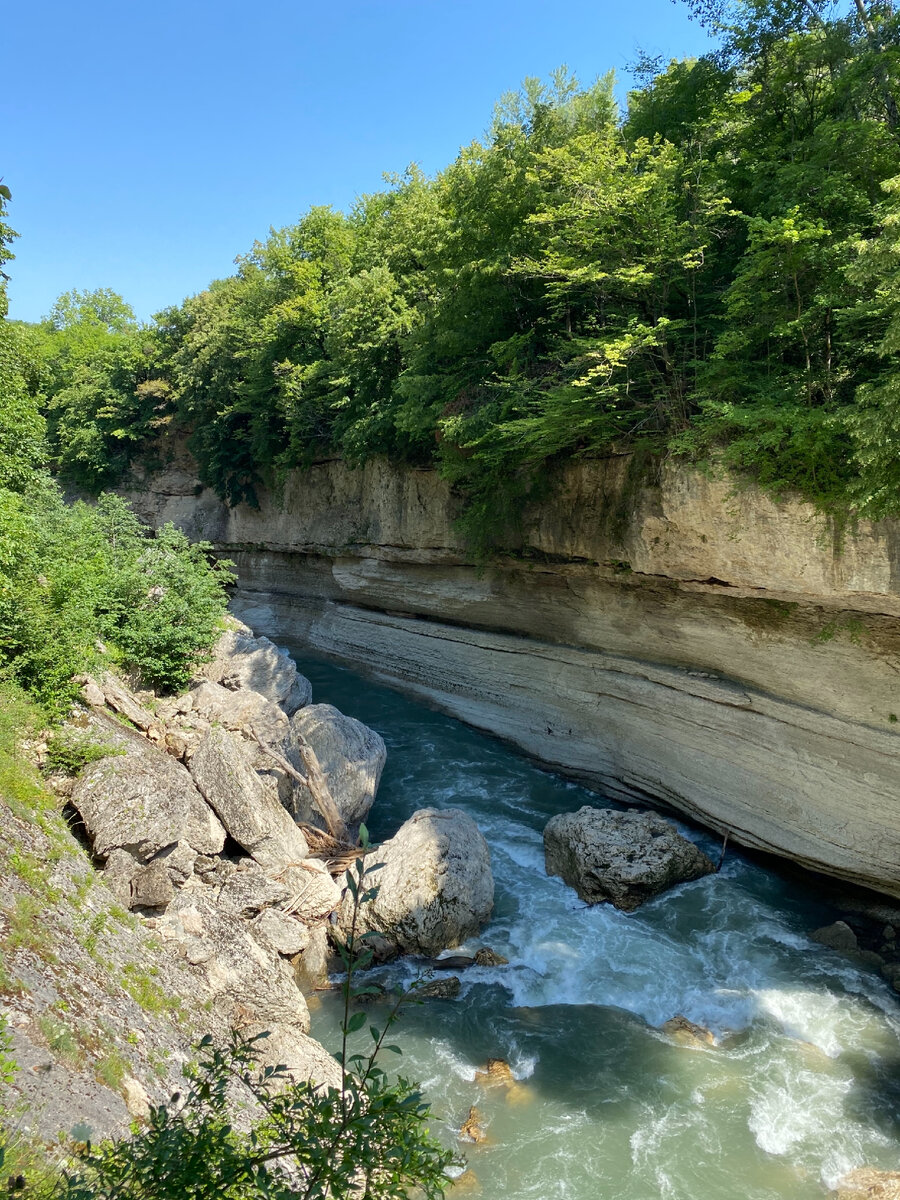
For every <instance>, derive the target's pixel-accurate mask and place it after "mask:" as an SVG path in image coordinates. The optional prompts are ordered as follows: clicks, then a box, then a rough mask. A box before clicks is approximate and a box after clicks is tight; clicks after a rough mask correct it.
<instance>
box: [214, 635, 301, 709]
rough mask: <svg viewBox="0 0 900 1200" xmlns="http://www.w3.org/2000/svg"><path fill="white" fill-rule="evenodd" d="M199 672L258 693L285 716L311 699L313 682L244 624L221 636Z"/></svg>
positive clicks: (292, 661)
mask: <svg viewBox="0 0 900 1200" xmlns="http://www.w3.org/2000/svg"><path fill="white" fill-rule="evenodd" d="M201 674H202V675H203V676H204V678H206V679H209V680H211V681H212V682H213V683H221V682H222V681H223V680H227V686H228V687H229V689H231V690H233V691H240V690H247V691H253V692H259V693H260V695H262V696H265V697H266V699H267V700H271V701H272V703H273V704H277V705H278V706H279V707H280V708H283V709H284V711H285V712H286V713H287V715H288V716H291V715H292V714H293V713H295V712H296V711H297V709H299V708H302V707H303V706H304V705H305V704H309V702H310V700H311V699H312V684H311V683H310V682H309V680H308V679H307V678H306V677H305V676H303V675H301V674H300V672H299V671H298V670H297V664H296V663H295V662H294V660H293V659H292V658H291V657H290V655H289V654H288V653H287V651H285V650H281V649H279V648H278V646H276V645H275V644H274V642H270V641H269V639H268V638H266V637H254V635H253V634H252V632H251V631H250V630H249V629H248V628H247V627H246V625H241V626H240V627H239V628H235V629H230V630H228V631H227V632H226V633H224V634H223V635H222V637H221V638H220V639H219V642H218V644H217V645H216V648H215V651H214V655H213V658H212V660H211V661H210V662H209V663H207V664H206V665H205V666H204V667H203V668H202V671H201Z"/></svg>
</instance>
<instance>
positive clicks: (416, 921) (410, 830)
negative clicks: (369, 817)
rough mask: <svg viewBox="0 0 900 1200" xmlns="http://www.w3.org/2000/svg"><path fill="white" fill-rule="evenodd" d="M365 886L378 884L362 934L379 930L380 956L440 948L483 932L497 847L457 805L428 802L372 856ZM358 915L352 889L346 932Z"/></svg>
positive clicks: (341, 919)
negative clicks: (491, 846)
mask: <svg viewBox="0 0 900 1200" xmlns="http://www.w3.org/2000/svg"><path fill="white" fill-rule="evenodd" d="M364 861H365V863H366V866H367V867H372V866H374V865H375V864H376V863H383V864H384V866H383V867H382V868H381V869H380V870H378V871H375V872H373V873H372V874H370V875H369V876H368V877H367V879H366V885H367V886H369V887H375V886H377V888H378V894H377V896H376V897H375V899H374V900H371V901H369V902H367V903H365V904H364V905H362V907H361V909H360V911H359V915H358V918H357V934H361V933H364V932H368V931H372V932H375V933H377V934H379V935H380V936H379V937H378V939H377V940H376V939H372V940H371V941H370V942H369V944H370V945H372V946H373V948H374V949H375V952H376V956H378V957H380V958H390V957H392V956H393V955H395V954H398V953H401V954H403V953H405V954H426V955H435V954H437V953H439V952H440V951H441V950H445V949H448V948H449V947H451V946H457V945H459V943H460V942H462V941H465V939H466V938H468V937H471V936H472V935H473V934H475V933H477V932H478V930H479V929H481V927H482V926H483V925H484V923H485V922H486V921H487V919H488V918H489V917H490V915H491V911H492V909H493V906H494V879H493V876H492V875H491V861H490V852H489V851H488V847H487V843H486V842H485V840H484V838H483V837H482V835H481V833H480V831H479V829H478V826H477V825H476V824H475V822H474V821H473V820H472V818H471V817H470V816H468V815H467V814H466V813H464V812H462V811H461V810H460V809H458V808H448V809H443V810H440V809H435V808H423V809H420V810H419V811H418V812H416V813H413V815H412V816H411V817H410V819H409V820H408V821H407V822H405V824H403V825H401V827H400V829H399V830H398V831H397V833H396V834H395V835H394V836H393V837H392V838H391V839H390V841H387V842H385V843H384V844H383V845H382V846H380V847H379V848H378V849H377V850H373V851H371V852H370V853H369V854H367V855H366V857H365V860H364ZM352 917H353V901H352V897H351V896H350V894H349V892H345V893H344V899H343V901H342V903H341V908H340V910H339V913H338V924H339V928H340V931H341V933H342V934H343V935H344V936H346V934H347V932H348V930H349V928H350V923H351V921H352Z"/></svg>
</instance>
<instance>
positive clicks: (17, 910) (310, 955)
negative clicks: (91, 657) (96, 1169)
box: [0, 622, 493, 1138]
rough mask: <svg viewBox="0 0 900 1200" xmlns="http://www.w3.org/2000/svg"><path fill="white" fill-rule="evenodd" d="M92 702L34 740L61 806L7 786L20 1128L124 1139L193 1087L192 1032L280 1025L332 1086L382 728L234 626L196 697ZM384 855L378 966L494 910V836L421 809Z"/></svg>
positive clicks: (428, 949) (370, 913) (7, 965)
mask: <svg viewBox="0 0 900 1200" xmlns="http://www.w3.org/2000/svg"><path fill="white" fill-rule="evenodd" d="M81 694H82V703H81V704H80V705H79V706H77V707H76V710H75V711H74V712H73V714H72V716H71V718H70V719H69V721H68V722H67V724H66V725H65V726H64V727H63V729H62V730H60V731H59V732H57V733H55V734H54V736H53V739H52V743H53V744H52V745H48V744H37V745H33V746H31V748H30V749H31V753H32V755H33V756H34V757H35V759H36V760H37V761H38V762H39V763H43V764H44V766H45V769H46V768H47V765H48V763H50V762H57V763H58V762H59V761H60V760H64V761H65V762H66V764H67V766H68V768H69V769H68V771H67V772H57V773H56V774H49V775H48V778H47V784H48V785H49V787H50V788H51V789H52V793H53V795H52V796H51V795H49V794H46V793H42V791H41V789H40V788H39V787H36V791H35V795H36V796H38V795H43V799H42V800H41V801H40V804H39V805H38V807H37V808H36V809H35V808H26V807H25V806H21V805H20V806H19V807H17V806H16V805H15V803H13V802H11V801H9V800H6V799H0V806H2V807H3V809H4V811H3V820H2V821H0V858H2V861H3V863H4V868H5V869H4V871H3V872H2V873H0V910H2V912H3V914H4V916H2V917H0V936H2V939H3V964H2V979H0V1001H2V1002H0V1015H2V1016H3V1017H5V1019H6V1022H7V1024H8V1026H9V1029H10V1031H11V1034H12V1038H13V1056H14V1058H15V1059H16V1061H17V1063H18V1064H19V1068H20V1069H19V1070H18V1072H17V1073H16V1075H15V1077H14V1080H13V1083H12V1085H11V1086H12V1090H13V1093H14V1094H17V1095H18V1097H19V1100H18V1101H16V1100H15V1099H13V1100H12V1104H13V1107H14V1108H15V1105H16V1103H21V1104H22V1105H23V1106H24V1107H23V1109H22V1112H23V1114H24V1115H23V1117H22V1120H23V1122H24V1124H25V1127H27V1128H28V1129H30V1130H31V1131H32V1132H34V1133H35V1134H38V1135H39V1136H40V1137H42V1138H52V1137H54V1136H55V1135H56V1134H57V1133H59V1132H60V1131H68V1130H70V1129H71V1128H72V1127H73V1126H74V1125H77V1124H85V1125H87V1126H89V1127H90V1128H91V1130H92V1131H93V1134H94V1136H96V1135H97V1134H109V1133H121V1132H124V1131H125V1130H126V1128H127V1124H128V1121H129V1120H130V1119H132V1118H138V1119H141V1118H143V1117H145V1116H146V1115H147V1113H148V1111H149V1105H150V1104H152V1103H160V1102H163V1101H165V1100H166V1099H167V1097H168V1096H169V1095H170V1094H171V1092H172V1091H173V1090H175V1089H176V1088H177V1087H178V1085H179V1078H180V1072H181V1067H182V1065H183V1064H184V1063H185V1062H186V1061H187V1060H188V1059H189V1058H190V1057H191V1045H192V1043H193V1042H194V1041H196V1039H197V1038H198V1037H200V1036H201V1035H204V1034H211V1035H212V1036H213V1038H214V1040H216V1041H219V1042H224V1041H225V1039H226V1038H227V1036H228V1034H229V1031H231V1030H233V1029H237V1030H240V1031H241V1032H242V1033H244V1034H247V1035H253V1034H256V1033H259V1032H261V1031H263V1030H266V1031H268V1033H269V1037H268V1038H267V1039H265V1040H264V1041H263V1042H262V1043H261V1047H262V1056H263V1058H262V1061H263V1063H264V1064H265V1063H270V1064H273V1065H274V1064H275V1063H282V1064H285V1065H286V1066H287V1067H288V1069H289V1071H290V1073H291V1075H292V1077H294V1078H295V1079H311V1080H313V1081H315V1082H317V1083H320V1084H323V1085H330V1086H339V1085H340V1078H341V1073H340V1068H339V1067H338V1064H337V1063H336V1062H335V1060H334V1059H333V1058H332V1056H331V1055H330V1054H328V1053H327V1052H326V1051H325V1050H324V1049H323V1047H322V1046H321V1045H320V1044H319V1043H318V1042H317V1041H315V1040H314V1039H313V1038H312V1037H311V1036H310V1008H311V1007H313V1008H314V1007H315V994H316V989H317V988H321V987H325V986H327V971H328V968H329V965H330V963H331V960H332V954H333V948H334V945H335V944H336V943H338V942H339V941H340V940H341V939H342V938H343V937H344V936H345V933H346V928H345V926H346V920H345V918H346V914H347V913H348V910H349V908H351V907H352V900H348V899H347V898H346V897H345V896H344V892H343V888H344V871H345V867H346V865H347V862H348V859H349V860H350V861H352V859H353V858H354V857H355V854H356V852H357V849H358V847H357V832H358V829H359V824H360V822H361V821H363V820H364V819H365V817H366V815H367V813H368V811H369V808H370V807H371V805H372V803H373V801H374V799H375V794H376V791H377V787H378V782H379V778H380V774H381V770H382V767H383V765H384V761H385V748H384V743H383V741H382V740H381V738H380V737H379V736H378V734H377V733H375V732H374V731H373V730H371V729H368V728H366V727H365V726H364V725H362V724H361V723H360V722H358V721H354V720H353V719H352V718H349V717H347V716H345V715H343V714H342V713H340V712H338V711H337V709H335V708H333V707H331V706H330V705H316V704H313V703H312V695H311V688H310V685H309V683H308V681H307V680H306V679H305V678H304V677H303V676H302V675H300V674H299V672H298V671H297V668H296V665H295V664H294V662H293V661H292V660H291V659H290V658H289V657H288V656H287V654H286V653H285V652H283V651H280V650H279V649H278V648H277V647H276V646H275V645H273V644H272V643H271V642H270V641H268V639H266V638H257V637H255V636H254V635H253V633H252V632H251V631H250V630H249V629H248V628H247V627H246V626H242V625H240V624H239V623H238V622H232V626H231V628H230V629H229V630H228V631H227V632H226V633H225V634H224V635H223V637H222V638H221V640H220V642H219V644H218V646H217V649H216V653H215V655H214V657H213V658H212V660H211V661H210V662H209V663H208V664H206V665H205V667H204V668H203V669H202V671H201V673H200V674H199V675H198V677H197V678H196V679H195V680H194V682H193V684H192V686H191V688H190V690H189V691H188V692H186V693H185V694H184V695H182V696H177V697H173V698H164V699H161V698H159V697H157V696H154V695H153V694H152V693H148V692H142V691H140V690H136V689H135V688H133V687H130V686H129V685H128V682H127V681H125V680H123V679H121V678H119V677H117V676H116V675H115V674H114V673H112V672H109V673H107V674H106V675H104V676H102V677H98V678H85V679H84V680H83V681H82V689H81ZM61 748H62V749H61ZM53 796H55V799H54V798H53ZM60 807H61V808H62V814H60V812H59V809H60ZM383 859H384V860H385V861H386V862H387V863H388V865H387V867H386V868H385V870H384V872H383V877H382V879H379V880H378V881H377V882H378V885H379V892H378V897H377V899H376V901H374V902H372V903H371V904H369V905H366V906H365V907H364V909H363V913H364V916H365V920H366V922H367V927H369V928H372V929H373V930H374V929H377V931H378V933H379V946H380V951H381V956H382V957H390V956H391V955H394V954H397V953H402V952H415V953H425V954H435V953H438V952H439V951H441V950H443V949H445V948H446V947H448V946H453V945H455V944H457V942H458V941H459V940H461V939H462V938H464V937H466V936H468V935H469V934H471V933H474V932H475V931H476V930H477V929H478V928H479V927H480V926H481V924H483V923H484V921H485V920H486V919H487V917H488V916H489V915H490V911H491V907H492V903H493V881H492V878H491V872H490V863H489V856H488V854H487V848H486V846H485V845H484V839H483V838H482V837H481V835H480V834H479V832H478V830H477V828H476V827H475V825H474V822H472V821H471V819H470V818H468V817H466V816H465V815H464V814H462V813H454V812H452V811H451V812H442V813H440V814H438V813H435V812H433V811H432V810H423V811H422V812H419V813H416V814H414V817H413V818H412V819H411V820H410V821H408V822H407V823H406V824H405V825H404V826H403V827H401V828H400V829H399V830H398V831H397V834H396V835H395V837H394V838H393V839H392V840H391V841H390V842H389V843H387V844H386V846H385V847H384V855H383ZM423 864H424V866H427V870H425V869H423ZM9 1103H10V1101H9V1098H8V1097H7V1106H8V1105H9Z"/></svg>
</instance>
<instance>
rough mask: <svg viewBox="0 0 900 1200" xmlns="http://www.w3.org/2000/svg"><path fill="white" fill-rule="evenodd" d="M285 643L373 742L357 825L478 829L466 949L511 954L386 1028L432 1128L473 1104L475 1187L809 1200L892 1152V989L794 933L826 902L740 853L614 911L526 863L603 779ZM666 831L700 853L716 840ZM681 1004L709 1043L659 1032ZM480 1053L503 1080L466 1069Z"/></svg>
mask: <svg viewBox="0 0 900 1200" xmlns="http://www.w3.org/2000/svg"><path fill="white" fill-rule="evenodd" d="M298 657H299V658H300V666H301V669H302V670H304V671H306V673H308V674H309V675H310V677H311V678H312V680H313V684H314V688H315V694H314V699H315V700H316V701H319V702H321V701H328V702H332V703H335V704H336V705H337V706H338V707H339V708H341V709H342V710H343V711H344V712H347V713H348V714H350V715H352V716H356V717H359V718H360V719H361V720H363V721H365V722H366V723H367V724H369V725H371V726H372V727H373V728H375V729H377V730H378V731H379V733H381V734H382V736H383V737H384V738H385V740H386V742H387V744H388V768H387V770H386V772H385V777H384V780H383V783H382V787H381V791H380V792H379V797H378V800H377V801H376V805H375V808H374V809H373V812H372V815H371V819H370V821H369V825H370V828H371V830H372V834H373V837H375V838H383V837H387V836H389V835H390V834H391V833H392V832H393V831H394V830H395V829H396V828H397V827H398V825H399V824H400V823H401V822H402V821H403V820H405V819H406V817H407V816H408V815H409V814H410V813H411V812H412V811H413V810H414V809H416V808H421V807H425V806H431V805H433V806H437V807H441V806H450V805H454V806H458V807H462V808H464V809H466V811H468V812H469V813H470V814H471V815H472V816H473V818H474V819H475V821H476V822H477V823H478V825H479V827H480V829H481V830H482V832H483V834H484V836H485V838H486V839H487V841H488V843H489V845H490V849H491V856H492V868H493V872H494V879H495V885H496V902H495V911H494V916H493V918H492V920H491V923H490V925H489V926H488V927H487V928H486V929H485V930H484V931H483V933H482V934H481V936H480V937H479V938H478V939H477V940H474V941H473V942H471V943H470V944H469V946H468V947H466V949H469V950H471V951H474V949H475V948H477V947H478V946H479V945H489V946H491V947H492V948H493V949H494V950H496V951H498V952H499V953H501V954H503V955H505V956H506V957H507V958H508V959H509V965H508V966H503V967H496V968H481V967H473V968H470V969H468V970H466V971H464V972H462V973H461V976H460V977H461V979H462V983H463V991H462V995H461V996H460V997H459V998H458V999H456V1000H450V1001H428V1002H427V1003H425V1004H423V1005H419V1006H415V1007H413V1008H411V1009H409V1010H407V1012H406V1015H405V1016H404V1017H403V1018H402V1020H401V1022H400V1024H399V1026H398V1027H397V1030H396V1036H395V1037H394V1038H393V1040H395V1041H397V1042H399V1043H400V1044H401V1046H402V1047H403V1052H404V1056H403V1060H402V1071H403V1073H404V1074H405V1075H408V1076H409V1077H411V1078H414V1079H417V1080H419V1081H420V1082H421V1084H422V1086H423V1089H424V1091H425V1093H426V1096H427V1098H428V1099H429V1100H430V1101H431V1103H432V1107H433V1110H434V1114H435V1118H436V1121H435V1127H436V1128H437V1129H438V1131H439V1132H440V1133H441V1136H442V1137H444V1138H446V1140H447V1141H448V1143H453V1144H455V1141H454V1139H455V1133H456V1131H457V1130H458V1129H459V1127H460V1125H461V1123H462V1121H463V1120H464V1119H465V1116H466V1113H467V1112H468V1109H469V1107H470V1106H471V1105H477V1107H478V1108H479V1110H480V1111H481V1113H482V1114H483V1117H484V1120H485V1123H486V1125H487V1132H488V1137H489V1141H488V1142H487V1143H485V1144H484V1145H482V1146H472V1147H462V1148H463V1149H464V1151H465V1153H466V1155H467V1157H468V1159H469V1166H470V1168H471V1169H472V1170H473V1171H474V1172H475V1174H476V1175H477V1177H478V1180H479V1183H480V1186H481V1193H480V1194H481V1195H482V1196H484V1197H485V1198H487V1200H525V1198H526V1197H527V1198H534V1200H554V1198H557V1197H559V1198H560V1200H658V1198H660V1197H665V1198H667V1200H669V1198H671V1200H738V1198H739V1200H806V1198H810V1200H812V1198H815V1197H824V1196H827V1194H828V1189H829V1188H830V1187H832V1186H833V1185H834V1183H835V1182H836V1181H837V1180H838V1179H839V1177H840V1176H841V1175H842V1174H844V1173H845V1172H846V1171H848V1170H850V1169H851V1168H853V1167H856V1166H862V1165H867V1166H875V1167H881V1168H884V1169H894V1170H896V1169H898V1168H900V1079H898V1074H900V1005H898V998H897V995H896V993H894V992H892V991H891V990H890V989H889V988H888V986H887V985H886V984H885V983H884V982H883V981H882V980H881V979H880V978H879V977H878V976H877V974H875V973H874V972H872V971H870V970H868V969H866V968H865V967H863V966H857V965H856V964H855V963H853V962H851V961H849V960H848V959H845V958H841V957H839V956H838V955H837V954H835V953H834V952H832V951H830V950H827V949H825V948H824V947H822V946H819V945H817V944H816V943H813V942H811V941H810V940H809V938H808V936H807V935H808V933H809V931H810V930H812V929H813V928H815V927H816V926H817V925H821V924H824V923H826V922H828V921H830V920H833V919H834V916H835V914H834V913H833V912H831V911H830V910H828V909H826V908H825V907H824V906H823V905H820V904H818V903H817V902H816V901H815V899H814V898H812V897H810V896H809V895H808V894H807V893H805V892H804V889H803V888H802V887H801V886H800V885H798V884H793V883H786V882H785V881H784V880H783V879H781V878H779V877H778V876H776V875H775V874H773V873H772V872H770V871H767V870H765V869H763V868H762V867H760V866H758V865H756V864H755V863H752V862H750V861H749V860H747V859H746V858H744V857H743V856H741V855H740V854H739V853H737V852H734V853H731V852H729V855H728V857H727V858H726V862H725V866H724V868H723V870H722V872H721V873H720V874H719V875H714V876H709V877H707V878H705V879H702V880H699V881H697V882H695V883H691V884H686V885H682V886H681V887H679V888H676V889H674V890H673V891H671V892H669V893H667V894H666V895H664V896H661V897H658V898H657V899H655V900H653V901H651V902H649V903H647V904H645V905H644V906H643V907H642V908H640V909H639V910H638V911H637V912H635V913H633V914H625V913H621V912H618V911H617V910H615V909H613V908H611V907H610V906H607V905H603V906H599V907H594V908H586V907H585V906H583V905H582V904H581V903H580V902H579V900H578V897H577V896H576V895H575V893H574V892H573V891H572V890H571V889H570V888H568V887H566V885H565V884H563V883H562V882H561V881H560V880H559V879H551V878H548V877H547V875H546V874H545V872H544V857H543V849H542V841H541V830H542V828H543V825H544V824H545V823H546V821H547V819H548V818H549V816H551V815H552V814H553V813H554V812H559V811H563V810H574V809H577V808H579V807H581V805H582V804H585V803H593V804H602V803H604V801H603V800H602V798H601V797H597V796H595V795H593V794H591V793H588V792H586V791H584V790H583V789H581V788H578V787H576V786H574V785H572V784H568V783H566V782H564V781H562V780H560V779H558V778H556V777H554V776H551V775H548V774H546V773H544V772H542V771H540V770H538V769H537V768H536V767H534V766H533V765H531V764H530V763H528V762H527V761H525V760H524V759H522V758H521V757H520V756H518V755H516V754H515V753H514V752H512V751H510V750H508V749H507V748H505V747H504V746H502V745H500V744H499V743H497V742H495V741H493V740H492V739H490V738H485V737H483V736H481V735H479V734H477V733H475V732H474V731H472V730H469V729H467V728H465V727H464V726H462V725H460V724H459V723H458V722H455V721H453V720H451V719H449V718H446V717H443V716H440V715H438V714H435V713H433V712H431V711H429V710H428V709H426V708H424V707H422V706H421V705H418V704H416V703H414V702H413V701H410V700H408V699H406V698H404V697H402V696H400V695H398V694H396V693H394V692H391V691H389V690H387V689H385V688H381V687H378V686H375V685H372V684H370V683H368V682H364V681H362V680H360V679H359V678H358V677H357V676H354V675H353V674H351V673H350V672H347V671H344V670H341V669H339V668H336V667H333V666H329V665H327V664H320V663H314V662H309V661H307V660H304V659H303V656H302V653H301V655H299V656H298ZM681 828H682V832H684V833H686V834H687V836H690V837H692V838H694V839H695V840H698V841H699V842H700V843H701V844H702V845H703V848H704V849H705V850H706V851H707V853H708V854H710V856H711V857H712V858H713V859H714V860H715V858H716V857H717V856H718V851H719V846H718V843H717V842H715V841H713V840H712V839H709V838H706V837H704V836H703V835H702V834H699V833H698V832H697V831H696V830H692V829H688V828H686V827H683V826H682V827H681ZM386 970H387V976H386V977H387V978H388V979H396V978H397V977H398V976H399V977H408V976H411V975H412V973H413V972H414V970H415V964H414V963H410V962H407V963H402V964H400V965H393V966H391V967H390V968H388V969H386ZM679 1013H680V1014H683V1015H684V1016H686V1017H688V1018H689V1019H690V1020H691V1021H695V1022H697V1023H698V1024H701V1025H704V1026H707V1027H708V1028H709V1029H711V1030H712V1031H713V1033H714V1034H715V1035H716V1037H717V1043H718V1044H717V1045H716V1046H715V1047H710V1048H704V1049H691V1048H688V1047H685V1046H681V1045H676V1044H674V1043H673V1042H672V1041H671V1040H670V1039H668V1038H667V1037H665V1036H664V1035H663V1034H662V1033H661V1032H660V1031H659V1029H658V1028H657V1027H658V1026H660V1025H661V1024H662V1023H663V1022H664V1021H666V1020H667V1019H668V1018H670V1017H672V1016H674V1015H676V1014H679ZM378 1015H379V1014H378V1013H377V1011H376V1012H374V1013H373V1016H374V1017H375V1019H376V1021H377V1020H378ZM336 1026H337V1008H336V1005H335V1004H333V1003H332V1002H331V1001H330V1000H328V1001H327V1002H325V1003H324V1004H323V1006H322V1008H321V1009H320V1010H318V1011H317V1012H314V1013H313V1029H312V1032H313V1034H314V1035H315V1036H318V1037H320V1038H321V1039H323V1040H324V1041H325V1042H326V1044H333V1043H334V1038H335V1031H336ZM488 1058H504V1059H507V1060H508V1061H509V1063H510V1064H511V1066H512V1068H513V1072H514V1074H515V1075H516V1077H517V1079H518V1080H519V1081H520V1082H521V1085H522V1086H521V1087H518V1088H515V1089H512V1090H510V1089H485V1088H483V1087H481V1086H480V1085H479V1084H478V1083H477V1082H476V1081H475V1078H474V1077H475V1072H476V1070H477V1069H478V1068H479V1067H481V1066H482V1065H483V1064H484V1062H485V1061H486V1060H487V1059H488Z"/></svg>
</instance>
